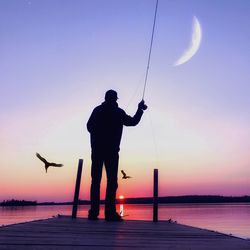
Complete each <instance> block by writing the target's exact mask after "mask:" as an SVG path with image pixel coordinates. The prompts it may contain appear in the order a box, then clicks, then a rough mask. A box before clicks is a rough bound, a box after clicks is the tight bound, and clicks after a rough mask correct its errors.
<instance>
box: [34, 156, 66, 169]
mask: <svg viewBox="0 0 250 250" xmlns="http://www.w3.org/2000/svg"><path fill="white" fill-rule="evenodd" d="M36 156H37V158H38V159H40V160H41V161H42V162H43V163H44V164H45V170H46V173H47V170H48V168H49V167H62V166H63V164H57V163H54V162H48V161H47V160H45V159H44V158H43V157H42V156H41V155H40V154H38V153H36Z"/></svg>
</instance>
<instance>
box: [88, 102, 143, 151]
mask: <svg viewBox="0 0 250 250" xmlns="http://www.w3.org/2000/svg"><path fill="white" fill-rule="evenodd" d="M142 114H143V111H142V110H140V109H138V110H137V112H136V113H135V115H134V116H133V117H131V116H129V115H127V114H126V113H125V111H124V110H123V109H121V108H119V107H118V104H117V103H116V102H113V103H109V102H103V103H102V104H101V105H100V106H97V107H96V108H95V109H94V110H93V112H92V114H91V116H90V118H89V120H88V123H87V129H88V131H89V132H90V135H91V148H92V151H93V150H94V151H101V152H118V151H119V150H120V142H121V137H122V129H123V125H125V126H136V125H137V124H138V123H139V121H140V120H141V117H142Z"/></svg>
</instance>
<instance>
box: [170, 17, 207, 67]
mask: <svg viewBox="0 0 250 250" xmlns="http://www.w3.org/2000/svg"><path fill="white" fill-rule="evenodd" d="M201 38H202V30H201V25H200V23H199V21H198V19H197V17H196V16H194V18H193V32H192V40H191V43H190V46H189V48H188V49H187V50H185V51H184V53H183V54H182V56H181V57H180V58H179V59H178V60H177V61H176V62H175V63H174V66H178V65H181V64H183V63H186V62H187V61H189V60H190V59H191V58H192V57H193V56H194V55H195V54H196V53H197V51H198V49H199V47H200V45H201Z"/></svg>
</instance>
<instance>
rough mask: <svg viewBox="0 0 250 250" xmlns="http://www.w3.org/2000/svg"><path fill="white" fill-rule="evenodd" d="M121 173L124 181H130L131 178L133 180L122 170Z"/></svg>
mask: <svg viewBox="0 0 250 250" xmlns="http://www.w3.org/2000/svg"><path fill="white" fill-rule="evenodd" d="M121 173H122V175H123V176H122V179H129V178H132V177H131V176H128V175H127V174H126V173H125V172H124V171H123V170H121Z"/></svg>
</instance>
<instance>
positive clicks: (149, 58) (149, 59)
mask: <svg viewBox="0 0 250 250" xmlns="http://www.w3.org/2000/svg"><path fill="white" fill-rule="evenodd" d="M157 10H158V0H156V4H155V14H154V22H153V28H152V34H151V40H150V46H149V53H148V62H147V68H146V74H145V80H144V88H143V94H142V100H144V96H145V90H146V86H147V80H148V71H149V66H150V61H151V52H152V47H153V41H154V33H155V23H156V16H157Z"/></svg>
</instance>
